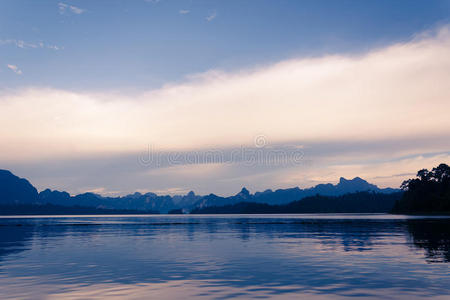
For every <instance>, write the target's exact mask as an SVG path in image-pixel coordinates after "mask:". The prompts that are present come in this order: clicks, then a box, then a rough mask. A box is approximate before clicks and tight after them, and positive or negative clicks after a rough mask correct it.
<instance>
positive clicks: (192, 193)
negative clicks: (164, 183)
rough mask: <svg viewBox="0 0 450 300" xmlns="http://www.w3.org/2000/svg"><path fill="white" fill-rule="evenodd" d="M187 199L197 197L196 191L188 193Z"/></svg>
mask: <svg viewBox="0 0 450 300" xmlns="http://www.w3.org/2000/svg"><path fill="white" fill-rule="evenodd" d="M186 197H190V198H191V197H195V193H194V191H190V192H189V193H187V195H186Z"/></svg>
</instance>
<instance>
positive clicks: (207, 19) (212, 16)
mask: <svg viewBox="0 0 450 300" xmlns="http://www.w3.org/2000/svg"><path fill="white" fill-rule="evenodd" d="M216 17H217V13H216V12H213V13H211V14H210V15H209V16H207V17H206V21H208V22H211V21H212V20H214V19H215V18H216Z"/></svg>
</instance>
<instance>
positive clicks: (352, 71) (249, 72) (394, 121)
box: [0, 27, 450, 192]
mask: <svg viewBox="0 0 450 300" xmlns="http://www.w3.org/2000/svg"><path fill="white" fill-rule="evenodd" d="M449 51H450V32H449V28H448V27H444V28H442V29H440V30H438V31H437V32H435V33H428V34H426V35H423V34H422V35H420V36H418V37H416V38H414V39H412V40H411V41H409V42H405V43H398V44H393V45H391V46H388V47H384V48H380V49H375V50H372V51H369V52H367V53H364V54H360V55H328V56H323V57H315V58H298V59H291V60H286V61H281V62H279V63H276V64H272V65H267V66H263V67H258V68H254V69H245V70H240V71H236V72H230V73H226V72H221V71H219V70H212V71H209V72H206V73H203V74H199V75H196V76H192V77H191V78H189V79H187V80H186V81H184V82H179V83H172V84H167V85H165V86H163V87H162V88H160V89H156V90H149V91H142V92H138V93H134V94H121V93H111V92H88V91H86V92H76V91H67V90H58V89H51V88H29V89H18V90H4V91H1V92H0V148H1V149H2V151H1V152H0V162H1V163H2V165H6V164H8V165H12V164H16V165H17V164H24V165H28V166H29V165H30V164H31V163H32V162H35V161H44V160H45V159H48V160H49V161H55V160H64V161H66V162H68V161H76V160H77V159H82V158H89V157H91V158H96V159H97V158H99V157H105V156H114V155H129V157H131V159H130V160H127V162H128V163H124V164H123V165H120V166H115V165H114V159H111V160H110V161H108V163H106V162H105V164H106V165H108V164H112V165H113V166H115V167H114V168H113V167H111V174H113V175H114V176H115V177H117V175H116V174H117V172H115V171H114V170H116V171H117V170H125V171H124V172H125V173H124V176H120V178H123V177H126V176H129V177H130V178H133V180H135V182H136V183H133V180H132V179H130V181H126V182H124V183H123V184H122V183H120V182H119V181H118V180H117V178H116V179H114V178H115V177H114V176H113V175H111V176H110V185H107V184H104V182H101V181H102V180H105V181H106V180H107V179H106V177H102V176H100V175H98V176H95V177H96V178H93V177H94V176H91V177H89V178H86V182H87V183H86V184H84V183H83V184H82V183H79V184H74V185H73V186H72V188H73V189H75V188H76V186H82V185H87V184H88V183H89V181H92V180H94V181H99V182H96V184H95V186H94V187H98V186H102V187H106V188H110V189H112V190H116V188H114V184H116V185H120V187H118V188H117V189H120V190H125V189H126V187H127V186H128V187H137V188H142V189H144V188H146V186H145V185H150V184H151V185H152V186H151V187H150V188H154V189H159V190H164V189H168V188H175V187H180V188H185V187H186V185H189V184H191V185H192V187H193V188H195V187H197V188H198V189H199V190H203V191H207V190H208V189H209V190H208V191H210V192H211V191H214V190H212V189H213V187H214V188H217V190H222V191H224V190H226V188H227V187H228V190H230V187H233V188H234V187H236V186H237V185H240V184H242V182H248V183H251V182H253V181H255V178H258V180H256V181H257V182H255V183H254V185H255V188H263V187H273V186H277V185H278V186H292V185H298V184H304V185H308V184H312V183H313V182H319V181H327V180H331V179H335V178H337V177H339V176H349V177H351V176H356V175H359V174H358V173H360V174H361V176H365V177H367V178H368V179H373V180H374V182H376V183H380V184H383V185H387V184H389V183H392V184H395V185H397V184H398V182H399V181H401V180H402V179H403V177H401V176H394V175H395V174H403V173H405V174H408V173H414V172H416V171H417V170H418V169H420V168H422V167H428V168H430V167H433V164H435V163H437V162H438V161H440V162H448V159H449V156H448V155H447V156H445V155H444V154H445V153H446V152H448V151H449V149H450V145H449V142H447V141H450V118H448V111H450V102H449V101H448V99H449V96H450V87H449V85H448V82H450V72H449V70H450V56H449V55H448V53H449ZM36 107H38V108H39V109H36ZM259 134H263V135H264V136H266V137H267V138H268V147H271V146H277V147H283V146H287V145H292V146H296V147H300V148H301V149H302V150H303V151H304V152H305V163H304V164H302V165H300V166H284V165H283V166H279V167H277V168H272V167H270V166H269V167H264V166H256V167H255V168H248V167H246V165H245V164H243V163H239V162H236V163H235V164H222V165H223V166H222V168H221V167H217V166H215V168H214V172H210V173H208V172H205V174H206V175H205V176H204V177H203V179H202V180H204V181H203V182H204V183H201V182H200V181H202V180H199V179H195V178H193V179H192V180H190V179H189V175H188V173H190V171H189V170H190V169H189V168H188V167H186V165H185V164H180V165H179V166H177V167H176V168H175V167H173V168H172V169H169V170H168V173H167V174H168V175H167V177H165V178H163V179H157V175H154V174H157V173H158V172H155V173H151V174H153V175H151V174H150V173H149V172H148V171H149V169H148V168H147V167H144V166H140V167H136V169H132V170H129V169H127V166H128V167H129V166H132V165H133V166H136V165H137V164H138V163H139V161H138V158H139V153H141V152H142V151H145V149H147V145H152V147H154V149H155V151H160V152H165V153H169V152H171V151H194V150H199V151H206V150H211V149H219V150H221V151H226V150H227V149H234V148H237V149H239V148H240V147H241V146H245V147H248V146H254V138H255V136H257V135H259ZM49 145H51V147H49ZM227 151H228V150H227ZM442 153H444V154H442ZM412 157H416V158H417V157H423V159H422V160H420V159H417V160H414V164H412V163H411V164H410V163H409V162H408V159H410V158H412ZM430 157H434V158H433V159H431V158H430ZM198 165H199V164H194V166H198ZM61 166H67V163H66V164H64V163H61ZM189 166H190V167H191V168H192V169H195V167H194V166H192V165H189ZM389 166H392V167H391V168H389ZM166 167H167V168H168V167H170V166H161V168H166ZM177 168H179V169H180V170H188V171H187V172H181V171H180V172H178V171H177V172H175V171H174V170H177ZM205 168H206V167H205ZM98 169H100V170H105V169H106V168H102V167H99V168H98ZM37 170H39V168H37ZM41 170H42V169H41ZM204 170H205V171H206V170H210V169H208V168H206V169H204ZM219 170H220V171H219ZM169 171H170V172H169ZM246 172H248V173H246ZM340 173H342V174H340ZM175 174H178V175H177V176H175ZM211 174H213V175H214V176H212V175H211ZM215 174H217V176H216V175H215ZM230 174H232V175H230ZM125 175H126V176H125ZM200 175H201V174H199V175H198V176H200ZM238 175H239V176H238ZM24 176H25V175H24ZM82 176H86V171H85V170H82V172H80V178H81V177H82ZM105 176H106V175H105ZM108 176H109V175H108ZM215 176H216V177H215ZM386 176H388V178H387V177H386ZM389 176H390V177H389ZM97 177H98V178H97ZM150 177H151V179H152V180H154V181H152V180H149V178H150ZM193 177H196V176H193ZM236 177H238V178H240V179H239V180H240V181H239V182H238V181H233V178H236ZM383 177H384V179H383ZM55 178H56V176H55ZM137 178H138V179H137ZM196 178H198V177H196ZM63 179H64V178H63ZM188 179H189V180H188ZM194 179H195V180H194ZM61 180H62V179H61ZM79 180H81V179H79ZM55 182H56V181H55ZM74 182H77V181H76V180H75V181H74ZM149 182H152V183H149ZM137 183H140V184H142V185H141V186H136V184H137ZM186 188H189V187H186Z"/></svg>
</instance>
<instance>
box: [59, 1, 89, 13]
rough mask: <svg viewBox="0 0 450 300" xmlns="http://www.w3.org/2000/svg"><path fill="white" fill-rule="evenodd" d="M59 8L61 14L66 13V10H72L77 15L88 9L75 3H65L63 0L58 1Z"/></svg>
mask: <svg viewBox="0 0 450 300" xmlns="http://www.w3.org/2000/svg"><path fill="white" fill-rule="evenodd" d="M58 10H59V13H60V14H65V13H66V12H68V11H70V12H72V13H74V14H76V15H80V14H82V13H84V12H85V11H86V10H85V9H82V8H79V7H76V6H74V5H70V4H67V3H63V2H59V3H58Z"/></svg>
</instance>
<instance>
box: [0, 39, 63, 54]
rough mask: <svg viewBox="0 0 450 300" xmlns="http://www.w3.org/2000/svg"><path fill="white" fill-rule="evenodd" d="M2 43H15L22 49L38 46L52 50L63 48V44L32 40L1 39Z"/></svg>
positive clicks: (0, 43) (0, 42) (14, 44)
mask: <svg viewBox="0 0 450 300" xmlns="http://www.w3.org/2000/svg"><path fill="white" fill-rule="evenodd" d="M0 45H13V46H16V47H17V48H21V49H36V48H42V49H43V48H46V49H51V50H56V51H57V50H61V49H63V47H61V46H56V45H51V44H47V43H44V42H42V41H40V42H37V43H31V42H26V41H24V40H16V39H6V40H0Z"/></svg>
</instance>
